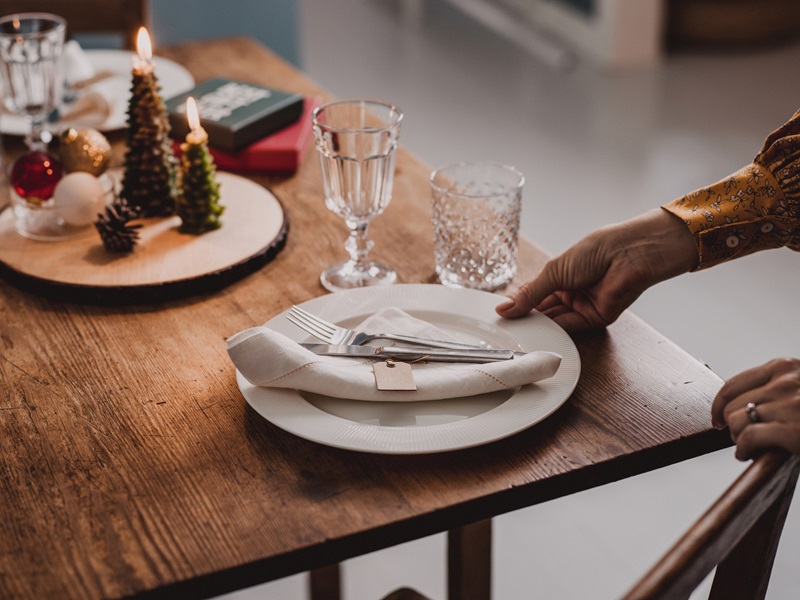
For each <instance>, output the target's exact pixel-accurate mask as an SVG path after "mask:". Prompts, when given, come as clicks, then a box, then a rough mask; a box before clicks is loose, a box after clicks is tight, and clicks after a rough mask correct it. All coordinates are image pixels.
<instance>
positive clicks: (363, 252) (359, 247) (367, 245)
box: [344, 223, 375, 268]
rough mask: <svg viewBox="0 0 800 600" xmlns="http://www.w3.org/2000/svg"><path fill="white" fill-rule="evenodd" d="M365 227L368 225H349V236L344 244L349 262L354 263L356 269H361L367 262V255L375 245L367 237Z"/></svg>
mask: <svg viewBox="0 0 800 600" xmlns="http://www.w3.org/2000/svg"><path fill="white" fill-rule="evenodd" d="M348 225H350V224H348ZM367 225H369V223H358V224H356V225H350V236H349V237H348V238H347V239H346V240H345V242H344V248H345V250H347V253H348V254H349V255H350V260H351V262H354V263H356V265H357V268H363V265H365V264H366V262H367V254H369V251H370V250H372V246H374V245H375V242H373V241H372V240H370V239H369V238H368V237H367Z"/></svg>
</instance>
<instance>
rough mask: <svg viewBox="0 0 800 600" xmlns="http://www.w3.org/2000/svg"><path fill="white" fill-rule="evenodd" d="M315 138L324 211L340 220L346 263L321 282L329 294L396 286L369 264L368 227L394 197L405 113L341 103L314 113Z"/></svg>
mask: <svg viewBox="0 0 800 600" xmlns="http://www.w3.org/2000/svg"><path fill="white" fill-rule="evenodd" d="M312 120H313V126H314V136H315V138H316V147H317V150H318V153H319V159H320V166H321V168H322V182H323V186H324V189H325V205H326V206H327V207H328V209H329V210H331V211H332V212H333V213H335V214H336V215H338V216H339V217H341V218H342V219H344V221H345V223H346V224H347V227H348V228H349V229H350V236H349V237H348V238H347V240H346V241H345V244H344V247H345V249H346V250H347V252H348V254H349V255H350V259H349V260H347V261H345V262H343V263H339V264H336V265H333V266H332V267H330V268H328V269H327V270H325V271H324V272H323V273H322V275H321V276H320V281H321V282H322V285H323V286H325V288H327V289H328V290H330V291H333V292H335V291H340V290H348V289H352V288H358V287H365V286H370V285H388V284H391V283H394V281H395V279H397V274H396V273H395V271H394V270H393V269H391V268H390V267H387V266H386V265H383V264H381V263H378V262H374V261H371V260H367V255H368V254H369V251H370V249H371V248H372V246H373V242H372V240H370V239H369V238H368V237H367V226H368V225H369V223H370V221H372V219H373V218H375V217H376V216H377V215H379V214H381V213H382V212H383V211H384V209H385V208H386V207H387V206H388V204H389V201H390V200H391V197H392V183H393V181H394V167H395V160H396V156H397V142H398V138H399V136H400V122H401V121H402V120H403V113H402V112H400V109H398V108H397V107H396V106H394V105H392V104H389V103H388V102H381V101H378V100H339V101H335V102H330V103H328V104H324V105H322V106H320V107H319V108H317V109H316V110H315V111H314V113H313V117H312Z"/></svg>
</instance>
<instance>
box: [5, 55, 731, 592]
mask: <svg viewBox="0 0 800 600" xmlns="http://www.w3.org/2000/svg"><path fill="white" fill-rule="evenodd" d="M158 54H161V55H163V56H166V57H168V58H171V59H173V60H176V61H178V62H180V63H181V64H183V65H185V66H186V67H187V68H188V69H189V70H190V71H191V72H192V73H193V74H194V76H195V78H196V79H197V80H198V81H202V80H204V79H206V78H209V77H212V76H226V77H230V78H238V79H242V80H246V81H252V82H254V83H260V84H265V85H268V86H273V87H278V88H283V89H288V90H294V91H298V92H302V93H304V94H308V95H318V96H320V97H326V96H327V94H326V92H325V91H324V90H322V89H320V87H319V86H317V85H316V84H314V83H313V82H312V81H310V80H309V79H307V78H306V77H304V76H303V75H302V74H300V73H298V72H297V70H295V69H294V68H293V67H291V66H289V65H288V64H286V63H284V62H283V61H281V60H280V59H278V58H277V57H275V56H274V55H273V54H271V53H270V52H268V51H266V50H265V49H264V48H263V47H261V46H259V45H258V44H256V43H255V42H252V41H249V40H245V39H231V40H220V41H214V42H208V41H206V42H202V43H192V44H185V45H182V46H180V47H175V48H165V49H161V50H160V52H158ZM409 118H411V117H410V116H409ZM117 141H118V140H117ZM309 152H313V149H309ZM428 173H429V168H428V167H427V166H426V165H424V164H423V163H422V162H420V161H419V160H417V159H416V158H415V157H414V156H413V155H412V154H411V153H410V152H409V151H407V150H405V149H401V151H400V155H399V157H398V163H397V175H396V181H395V187H394V196H393V200H392V203H391V205H390V206H389V208H388V210H387V211H386V212H385V214H384V215H383V216H382V217H380V218H378V219H377V220H376V221H375V222H374V226H373V227H372V228H371V231H372V232H373V234H374V239H375V240H376V242H377V243H376V248H375V251H374V253H375V256H376V257H378V258H381V259H383V260H385V261H386V262H387V263H389V264H391V265H393V266H394V267H395V268H396V269H397V271H398V274H399V278H400V280H401V281H403V282H433V281H435V277H434V272H433V243H432V233H431V226H430V221H431V215H430V209H429V203H428V184H427V176H428ZM253 179H254V180H255V181H257V182H259V183H261V184H263V185H265V186H268V187H269V188H270V189H271V190H272V191H273V193H274V194H275V195H276V196H277V197H278V198H279V199H280V200H281V202H282V203H283V206H284V208H285V210H286V213H287V215H288V219H289V224H290V225H289V226H290V230H289V236H288V241H287V244H286V247H285V249H284V250H283V252H282V253H281V254H279V255H278V256H277V258H276V259H275V260H274V261H273V262H271V263H269V264H268V265H266V266H265V267H264V268H263V269H261V270H259V271H258V272H256V273H253V274H252V275H250V276H249V277H247V278H245V279H243V280H241V281H239V282H237V283H235V284H233V285H231V286H230V287H227V288H225V289H223V290H222V291H219V292H216V293H212V294H207V295H201V296H197V297H194V298H190V299H187V300H181V301H172V302H167V303H164V304H157V305H151V306H140V307H124V308H109V307H98V306H88V305H77V304H63V303H59V302H56V301H51V300H49V299H47V298H44V297H39V296H35V295H32V294H28V293H25V292H22V291H19V290H18V289H16V288H15V287H13V286H11V285H9V284H7V283H5V282H2V281H0V323H2V326H0V456H2V461H1V462H0V499H1V500H0V596H2V597H13V598H16V597H20V598H41V597H48V596H50V597H58V598H68V597H69V598H100V597H120V596H129V595H136V594H141V595H151V596H163V597H175V596H176V595H178V594H184V595H194V596H209V595H214V594H219V593H223V592H227V591H231V590H234V589H238V588H242V587H245V586H249V585H253V584H255V583H260V582H262V581H266V580H271V579H276V578H280V577H283V576H286V575H289V574H292V573H296V572H301V571H304V570H308V569H311V568H316V567H320V566H323V565H326V564H330V563H335V562H338V561H341V560H344V559H347V558H350V557H353V556H357V555H360V554H363V553H366V552H370V551H373V550H376V549H379V548H383V547H386V546H390V545H393V544H397V543H400V542H404V541H408V540H411V539H415V538H419V537H422V536H426V535H430V534H433V533H437V532H441V531H445V530H448V529H452V528H454V527H458V526H461V525H466V524H469V523H472V522H475V521H479V520H482V519H486V518H489V517H491V516H494V515H497V514H501V513H504V512H508V511H511V510H516V509H518V508H521V507H524V506H528V505H531V504H534V503H537V502H542V501H545V500H549V499H552V498H557V497H559V496H563V495H565V494H569V493H572V492H575V491H579V490H583V489H587V488H590V487H593V486H596V485H601V484H604V483H608V482H611V481H615V480H618V479H621V478H624V477H628V476H631V475H634V474H637V473H641V472H644V471H648V470H651V469H654V468H657V467H660V466H663V465H667V464H671V463H674V462H677V461H680V460H683V459H686V458H690V457H693V456H697V455H700V454H703V453H706V452H710V451H713V450H716V449H719V448H722V447H725V446H727V445H729V444H730V441H729V439H728V436H727V434H726V433H720V432H717V431H714V430H712V429H711V427H710V418H709V407H710V402H711V399H712V398H713V396H714V394H715V393H716V391H717V389H718V387H719V385H720V380H719V378H718V377H717V376H716V375H714V374H713V373H712V372H711V371H710V370H709V369H708V368H706V367H705V366H704V365H702V364H700V363H699V362H698V361H696V360H695V359H693V358H692V357H690V356H688V355H687V354H686V353H684V352H683V351H682V350H681V349H680V348H678V347H676V346H675V345H674V344H672V343H671V342H670V341H669V340H667V339H665V338H664V337H662V336H661V335H660V334H658V333H657V332H656V331H654V330H653V329H651V328H650V327H648V326H647V325H646V324H644V323H643V322H642V321H640V320H639V319H637V318H636V317H634V316H633V315H630V314H627V315H625V316H623V318H622V319H620V321H619V322H618V323H616V324H615V325H613V326H612V327H610V328H609V329H608V330H607V331H605V332H601V333H597V334H593V335H589V336H586V337H583V338H581V339H579V340H577V345H578V349H579V351H580V355H581V361H582V365H583V372H582V376H581V379H580V382H579V384H578V387H577V389H576V390H575V392H574V394H573V396H572V398H571V399H570V400H569V401H568V402H567V403H566V404H565V405H564V406H563V407H562V408H561V409H559V410H558V411H557V412H556V413H555V414H554V415H552V416H551V417H549V418H548V419H546V420H545V421H544V422H542V423H539V424H538V425H536V426H535V427H532V428H530V429H528V430H526V431H524V432H522V433H520V434H517V435H514V436H512V437H511V438H508V439H505V440H502V441H499V442H496V443H493V444H489V445H486V446H482V447H478V448H473V449H469V450H462V451H457V452H450V453H444V454H436V455H425V456H385V455H372V454H361V453H356V452H350V451H345V450H337V449H333V448H328V447H325V446H320V445H317V444H314V443H312V442H308V441H304V440H301V439H298V438H296V437H294V436H292V435H290V434H288V433H285V432H283V431H282V430H280V429H278V428H277V427H275V426H273V425H271V424H270V423H269V422H267V421H266V420H264V419H262V418H261V417H260V416H258V415H257V414H256V413H255V412H254V411H253V410H251V409H250V408H249V407H248V405H247V403H246V402H245V400H244V399H243V398H242V395H241V393H240V392H239V389H238V387H237V385H236V381H235V376H234V369H233V366H232V364H231V363H230V361H229V359H228V357H227V354H226V344H225V339H226V338H227V337H229V336H230V335H232V334H233V333H236V332H238V331H240V330H242V329H245V328H248V327H251V326H253V325H255V324H261V323H263V322H264V321H266V320H268V319H269V318H270V317H272V316H273V315H275V314H277V313H279V312H281V311H283V310H286V309H287V308H288V307H289V306H290V305H292V304H296V303H299V302H303V301H305V300H308V299H310V298H312V297H315V296H319V295H321V294H323V293H324V290H323V289H322V287H321V286H320V284H319V281H318V276H319V273H320V272H321V271H322V270H323V269H324V268H325V267H327V266H329V264H331V263H332V262H334V261H335V260H338V259H339V258H340V257H341V256H342V242H343V239H344V238H345V236H346V230H345V227H344V225H343V223H342V221H341V220H340V219H339V218H338V217H335V216H334V215H333V214H331V213H329V212H328V211H327V210H325V209H324V205H323V202H322V191H321V183H320V175H319V167H318V164H317V161H316V160H315V159H314V157H313V156H307V157H306V160H305V161H304V162H303V165H302V167H301V168H300V170H299V172H298V173H297V174H296V175H295V176H293V177H288V178H286V177H283V178H278V177H273V178H270V177H254V178H253ZM409 248H413V252H409ZM520 258H521V266H522V268H521V273H520V276H519V281H520V282H521V281H523V280H525V279H527V278H529V277H530V276H531V275H532V274H533V273H535V272H536V271H537V269H539V268H540V267H541V265H542V263H543V261H544V260H545V257H544V255H543V253H542V252H541V251H540V250H538V249H537V248H536V247H534V246H533V245H532V244H531V243H529V242H527V241H523V243H522V249H521V257H520ZM181 597H185V596H181Z"/></svg>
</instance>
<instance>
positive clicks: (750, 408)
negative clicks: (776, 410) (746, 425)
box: [744, 402, 761, 423]
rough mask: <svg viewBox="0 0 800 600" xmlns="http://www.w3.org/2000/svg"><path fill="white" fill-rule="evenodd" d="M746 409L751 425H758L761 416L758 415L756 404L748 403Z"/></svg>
mask: <svg viewBox="0 0 800 600" xmlns="http://www.w3.org/2000/svg"><path fill="white" fill-rule="evenodd" d="M744 409H745V411H747V418H748V419H749V420H750V422H751V423H758V422H759V421H761V416H760V415H759V414H758V408H757V407H756V403H755V402H748V403H747V406H745V407H744Z"/></svg>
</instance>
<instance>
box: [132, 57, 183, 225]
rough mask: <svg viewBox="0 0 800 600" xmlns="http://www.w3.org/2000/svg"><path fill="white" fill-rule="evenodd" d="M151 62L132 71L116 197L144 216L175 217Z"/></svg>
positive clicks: (164, 122) (173, 176) (172, 176)
mask: <svg viewBox="0 0 800 600" xmlns="http://www.w3.org/2000/svg"><path fill="white" fill-rule="evenodd" d="M159 92H160V87H159V85H158V79H157V78H156V76H155V73H154V72H153V64H152V62H145V63H143V64H141V65H139V66H137V67H134V70H133V86H132V89H131V99H130V103H129V104H128V138H127V142H128V150H127V152H126V154H125V174H124V176H123V179H122V190H121V192H120V196H121V197H123V198H125V199H126V200H127V201H128V203H129V204H130V205H131V206H134V207H138V208H140V209H141V210H142V213H143V216H145V217H157V216H168V215H173V214H175V199H176V196H177V187H176V184H177V161H176V160H175V155H174V153H173V152H172V143H171V141H170V138H169V129H170V128H169V119H168V116H167V109H166V107H165V105H164V100H163V99H162V98H161V95H160V93H159Z"/></svg>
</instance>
